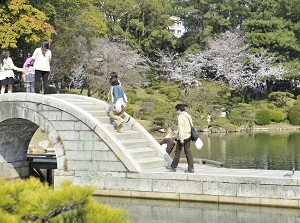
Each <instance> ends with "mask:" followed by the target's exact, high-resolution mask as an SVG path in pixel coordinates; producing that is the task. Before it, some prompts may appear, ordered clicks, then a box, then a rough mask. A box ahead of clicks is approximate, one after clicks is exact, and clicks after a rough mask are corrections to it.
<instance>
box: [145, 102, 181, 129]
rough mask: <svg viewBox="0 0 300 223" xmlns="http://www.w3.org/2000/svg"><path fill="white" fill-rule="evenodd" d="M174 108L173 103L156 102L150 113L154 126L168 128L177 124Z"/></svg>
mask: <svg viewBox="0 0 300 223" xmlns="http://www.w3.org/2000/svg"><path fill="white" fill-rule="evenodd" d="M174 106H175V105H174V104H172V103H166V102H156V103H155V104H154V105H153V108H152V110H151V111H150V113H149V117H151V119H150V120H152V122H153V124H154V126H161V127H164V128H168V127H170V126H172V125H174V123H175V122H176V120H175V119H176V116H175V112H174V110H175V109H174Z"/></svg>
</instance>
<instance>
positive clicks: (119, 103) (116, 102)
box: [109, 72, 127, 133]
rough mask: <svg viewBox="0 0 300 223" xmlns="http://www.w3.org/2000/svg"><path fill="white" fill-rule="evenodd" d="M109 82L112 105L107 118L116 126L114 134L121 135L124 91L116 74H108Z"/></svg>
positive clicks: (124, 105) (124, 102)
mask: <svg viewBox="0 0 300 223" xmlns="http://www.w3.org/2000/svg"><path fill="white" fill-rule="evenodd" d="M109 82H110V84H111V86H112V87H111V90H110V94H111V100H112V104H113V109H112V110H111V111H110V113H109V116H110V117H111V118H112V119H113V120H114V122H115V123H116V125H117V128H116V130H115V131H116V132H119V133H123V123H124V122H125V120H124V119H123V118H122V116H123V114H124V112H125V109H126V103H127V99H126V96H125V93H124V90H123V88H122V86H121V84H120V82H119V80H118V74H117V73H116V72H112V73H111V74H110V78H109Z"/></svg>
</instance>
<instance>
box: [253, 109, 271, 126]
mask: <svg viewBox="0 0 300 223" xmlns="http://www.w3.org/2000/svg"><path fill="white" fill-rule="evenodd" d="M255 123H256V124H257V125H268V124H270V123H271V114H270V112H269V110H267V109H263V110H259V111H258V112H256V115H255Z"/></svg>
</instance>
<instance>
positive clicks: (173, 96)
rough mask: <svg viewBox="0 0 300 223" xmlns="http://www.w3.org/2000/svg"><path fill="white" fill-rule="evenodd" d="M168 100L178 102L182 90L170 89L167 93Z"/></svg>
mask: <svg viewBox="0 0 300 223" xmlns="http://www.w3.org/2000/svg"><path fill="white" fill-rule="evenodd" d="M166 95H167V96H168V99H169V100H171V101H177V100H178V99H179V96H180V90H179V89H178V88H169V89H168V91H167V92H166Z"/></svg>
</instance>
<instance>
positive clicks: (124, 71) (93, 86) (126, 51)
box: [69, 38, 150, 96]
mask: <svg viewBox="0 0 300 223" xmlns="http://www.w3.org/2000/svg"><path fill="white" fill-rule="evenodd" d="M82 43H84V41H82V40H81V41H79V42H78V45H77V47H78V49H80V50H81V55H80V60H78V64H77V66H76V67H75V69H74V70H73V72H72V73H71V74H70V75H69V78H70V80H71V84H72V85H73V87H75V88H81V89H83V88H87V89H88V95H89V96H91V95H93V94H95V93H97V94H98V95H99V96H104V95H106V94H107V92H108V90H109V87H110V84H109V82H108V77H109V74H110V73H111V72H113V71H114V72H117V73H118V74H119V80H120V81H121V82H122V85H123V86H125V88H126V87H129V86H133V85H139V84H140V83H141V82H142V81H143V74H145V73H146V72H147V71H149V70H150V67H149V65H148V60H147V58H144V57H142V56H140V55H139V54H138V53H137V52H136V51H135V50H132V49H131V48H130V47H129V46H127V45H126V44H125V43H122V42H112V41H110V40H109V39H103V38H98V39H97V40H95V41H94V43H93V44H92V47H91V48H86V45H85V44H82Z"/></svg>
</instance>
